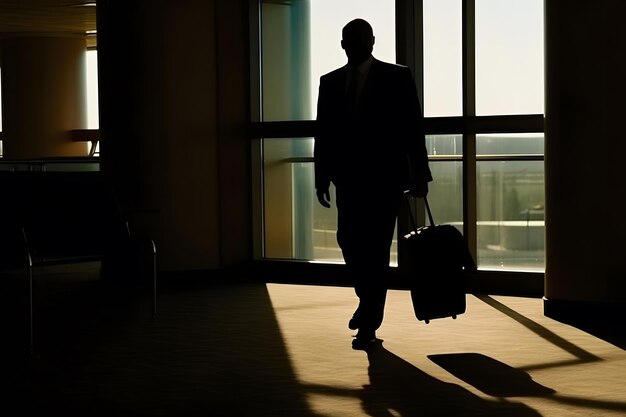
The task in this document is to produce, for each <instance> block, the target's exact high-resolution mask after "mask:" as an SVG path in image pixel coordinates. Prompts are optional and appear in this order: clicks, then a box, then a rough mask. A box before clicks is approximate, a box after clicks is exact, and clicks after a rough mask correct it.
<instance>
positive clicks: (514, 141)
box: [476, 133, 544, 156]
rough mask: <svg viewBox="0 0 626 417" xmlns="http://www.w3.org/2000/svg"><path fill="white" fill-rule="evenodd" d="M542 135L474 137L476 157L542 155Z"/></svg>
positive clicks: (518, 134)
mask: <svg viewBox="0 0 626 417" xmlns="http://www.w3.org/2000/svg"><path fill="white" fill-rule="evenodd" d="M543 152H544V149H543V133H507V134H499V135H476V155H478V156H484V155H543Z"/></svg>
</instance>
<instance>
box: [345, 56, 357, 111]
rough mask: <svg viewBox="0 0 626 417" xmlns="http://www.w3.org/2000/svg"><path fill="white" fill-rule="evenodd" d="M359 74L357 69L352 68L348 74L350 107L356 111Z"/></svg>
mask: <svg viewBox="0 0 626 417" xmlns="http://www.w3.org/2000/svg"><path fill="white" fill-rule="evenodd" d="M357 77H358V72H357V69H356V67H351V68H350V72H349V74H348V91H347V93H348V96H347V99H348V106H349V107H350V110H352V111H354V110H355V108H356V98H357V88H358V79H357Z"/></svg>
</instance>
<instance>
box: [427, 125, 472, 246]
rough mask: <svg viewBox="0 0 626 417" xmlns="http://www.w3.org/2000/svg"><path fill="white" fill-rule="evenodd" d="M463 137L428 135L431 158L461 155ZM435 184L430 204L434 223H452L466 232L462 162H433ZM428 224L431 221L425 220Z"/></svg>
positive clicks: (432, 185) (430, 189)
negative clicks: (464, 228)
mask: <svg viewBox="0 0 626 417" xmlns="http://www.w3.org/2000/svg"><path fill="white" fill-rule="evenodd" d="M462 139H463V138H462V136H461V135H428V136H426V149H427V150H428V155H429V156H431V157H432V156H439V157H440V156H459V155H462ZM430 170H431V173H432V175H433V181H432V182H431V183H430V184H429V191H428V203H429V205H430V209H431V211H432V214H433V218H434V220H435V223H437V224H452V225H454V226H456V227H457V228H458V229H459V230H460V231H461V233H463V165H462V162H461V161H438V160H431V161H430ZM425 222H426V224H428V219H425Z"/></svg>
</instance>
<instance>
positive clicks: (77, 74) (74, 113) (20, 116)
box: [2, 36, 88, 159]
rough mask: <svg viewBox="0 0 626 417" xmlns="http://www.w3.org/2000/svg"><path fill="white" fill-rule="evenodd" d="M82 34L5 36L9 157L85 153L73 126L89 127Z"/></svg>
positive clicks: (5, 137)
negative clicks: (71, 133) (73, 133)
mask: <svg viewBox="0 0 626 417" xmlns="http://www.w3.org/2000/svg"><path fill="white" fill-rule="evenodd" d="M86 50H87V47H86V39H85V38H84V37H78V36H77V37H69V36H68V37H61V36H59V37H55V36H24V37H13V38H6V39H3V40H2V86H3V89H2V105H3V148H4V157H5V158H7V159H27V158H47V157H63V156H86V155H88V145H87V144H86V143H81V142H73V141H72V139H71V136H70V131H71V130H74V129H84V128H86V127H87V109H86V94H85V88H86V85H85V57H86Z"/></svg>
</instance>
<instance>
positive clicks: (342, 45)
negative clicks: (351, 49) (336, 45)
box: [341, 39, 346, 49]
mask: <svg viewBox="0 0 626 417" xmlns="http://www.w3.org/2000/svg"><path fill="white" fill-rule="evenodd" d="M341 49H346V46H345V44H344V42H343V39H342V40H341Z"/></svg>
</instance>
